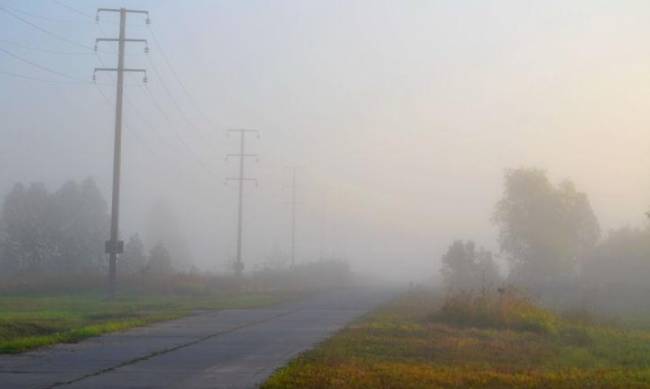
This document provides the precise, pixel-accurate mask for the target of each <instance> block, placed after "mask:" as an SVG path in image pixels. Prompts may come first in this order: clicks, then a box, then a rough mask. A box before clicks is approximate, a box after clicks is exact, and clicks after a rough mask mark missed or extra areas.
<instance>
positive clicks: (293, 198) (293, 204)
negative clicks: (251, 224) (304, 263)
mask: <svg viewBox="0 0 650 389" xmlns="http://www.w3.org/2000/svg"><path fill="white" fill-rule="evenodd" d="M289 204H290V205H291V268H292V269H293V268H294V267H295V266H296V205H297V204H298V203H297V202H296V168H295V167H292V168H291V202H290V203H289Z"/></svg>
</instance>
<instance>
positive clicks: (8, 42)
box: [0, 39, 95, 55]
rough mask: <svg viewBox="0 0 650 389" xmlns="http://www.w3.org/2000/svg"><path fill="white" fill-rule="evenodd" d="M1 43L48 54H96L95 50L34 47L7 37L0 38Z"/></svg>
mask: <svg viewBox="0 0 650 389" xmlns="http://www.w3.org/2000/svg"><path fill="white" fill-rule="evenodd" d="M0 43H6V44H9V45H13V46H16V47H17V48H19V49H23V50H31V51H39V52H42V53H48V54H56V55H95V53H94V52H92V51H58V50H50V49H43V48H40V47H33V46H28V45H25V44H23V43H20V42H15V41H10V40H6V39H0Z"/></svg>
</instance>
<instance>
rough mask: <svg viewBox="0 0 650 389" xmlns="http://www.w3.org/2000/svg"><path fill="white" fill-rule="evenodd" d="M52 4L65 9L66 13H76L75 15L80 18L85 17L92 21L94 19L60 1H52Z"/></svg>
mask: <svg viewBox="0 0 650 389" xmlns="http://www.w3.org/2000/svg"><path fill="white" fill-rule="evenodd" d="M52 2H53V3H55V4H58V5H60V6H61V7H63V8H65V9H67V10H68V11H70V12H72V13H76V14H77V15H81V16H85V17H87V18H90V19H94V17H93V16H92V15H90V14H88V13H85V12H83V11H81V10H79V9H77V8H75V7H72V6H70V5H68V4H66V3H64V2H62V1H59V0H52Z"/></svg>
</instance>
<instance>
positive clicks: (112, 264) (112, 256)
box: [93, 8, 149, 298]
mask: <svg viewBox="0 0 650 389" xmlns="http://www.w3.org/2000/svg"><path fill="white" fill-rule="evenodd" d="M101 12H115V13H119V14H120V36H119V38H97V40H96V41H95V50H97V44H98V43H99V42H117V48H118V57H117V67H116V68H95V71H94V73H93V80H94V79H95V74H96V73H97V72H117V92H116V94H115V143H114V151H113V196H112V201H111V236H110V239H109V240H107V241H106V253H107V254H108V255H109V259H108V260H109V262H108V294H109V297H111V298H113V297H114V296H115V290H116V286H115V277H116V271H117V255H118V254H121V253H122V252H123V251H124V241H121V240H119V220H120V169H121V157H122V97H123V92H124V72H137V73H143V74H144V80H143V81H144V82H147V71H146V70H145V69H129V68H125V67H124V44H125V43H126V42H142V43H144V44H145V49H144V50H145V53H147V52H149V48H148V44H147V40H146V39H127V38H126V36H125V35H126V15H127V14H129V13H136V14H144V15H146V16H147V24H149V12H148V11H140V10H132V9H125V8H120V9H114V8H98V9H97V16H96V19H97V21H99V14H100V13H101Z"/></svg>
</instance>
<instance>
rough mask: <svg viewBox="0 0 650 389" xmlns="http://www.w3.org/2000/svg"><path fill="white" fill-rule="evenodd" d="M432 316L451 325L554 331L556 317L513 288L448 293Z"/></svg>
mask: <svg viewBox="0 0 650 389" xmlns="http://www.w3.org/2000/svg"><path fill="white" fill-rule="evenodd" d="M432 319H434V320H436V321H443V322H447V323H451V324H455V325H462V326H470V327H487V328H499V329H512V330H520V331H532V332H537V333H557V330H558V324H559V319H558V317H557V316H556V315H555V314H553V313H552V312H550V311H548V310H546V309H543V308H540V307H538V306H537V305H535V304H534V303H533V302H532V301H531V300H530V299H529V298H528V297H526V296H525V295H524V294H522V293H521V292H519V291H517V290H515V289H498V290H496V291H495V290H483V291H481V292H480V293H477V292H475V291H461V292H456V293H450V294H449V295H448V296H447V298H446V300H445V302H444V303H443V305H442V308H441V309H440V310H439V311H438V312H436V313H435V314H434V315H433V316H432Z"/></svg>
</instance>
